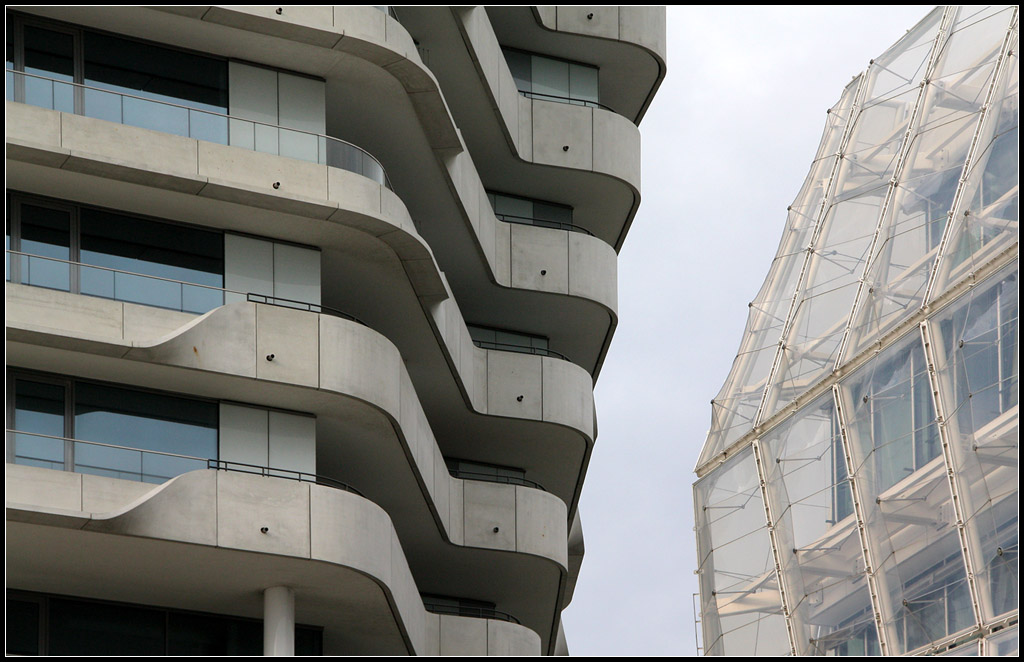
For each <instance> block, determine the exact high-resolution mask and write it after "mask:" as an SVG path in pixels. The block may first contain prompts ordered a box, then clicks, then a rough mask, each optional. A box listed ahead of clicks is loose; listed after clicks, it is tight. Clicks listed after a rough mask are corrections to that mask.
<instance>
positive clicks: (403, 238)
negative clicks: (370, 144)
mask: <svg viewBox="0 0 1024 662" xmlns="http://www.w3.org/2000/svg"><path fill="white" fill-rule="evenodd" d="M8 131H9V136H10V135H13V136H14V137H9V138H8V158H9V160H8V164H7V165H8V185H9V186H10V187H11V188H13V189H18V190H23V191H26V192H31V193H38V194H43V195H51V196H60V197H62V198H65V199H72V200H77V201H81V202H85V203H91V204H99V205H104V206H110V207H115V208H119V209H123V210H124V211H129V212H132V211H134V212H140V213H145V214H156V215H159V216H163V217H166V218H169V219H175V220H182V221H187V222H190V223H200V224H203V225H207V226H209V227H214V228H220V229H225V230H241V231H245V232H257V233H260V234H263V235H265V236H270V237H275V238H280V239H284V240H288V241H294V242H298V243H305V244H313V245H317V246H320V247H321V248H322V249H323V251H324V253H323V255H324V259H323V274H322V282H324V283H325V284H327V285H326V286H325V288H324V292H323V304H324V305H325V306H328V307H333V308H337V309H341V310H347V311H351V312H355V313H357V314H358V316H359V317H361V318H363V319H365V320H366V321H367V323H369V324H370V325H371V326H373V327H374V328H377V329H380V330H382V331H384V332H385V334H386V335H387V336H388V337H389V338H390V339H391V340H392V341H393V342H395V343H396V344H397V345H398V346H399V347H400V348H401V349H402V353H403V355H404V356H406V357H409V358H411V359H415V360H412V361H410V375H411V376H412V379H413V382H414V383H415V384H416V389H417V391H418V392H419V393H420V394H421V398H422V401H423V404H424V407H425V409H426V410H427V411H428V412H431V415H432V416H434V412H437V416H436V417H435V418H434V422H435V433H436V434H437V436H438V438H439V439H440V440H442V443H443V444H444V450H445V453H446V454H448V455H450V456H453V457H462V458H465V459H469V460H478V461H483V462H490V463H496V464H503V465H508V466H519V467H523V468H525V469H526V470H527V471H528V472H531V473H532V474H533V475H535V476H536V480H537V482H539V483H541V484H544V485H546V486H548V487H549V489H551V490H552V492H553V493H555V494H557V495H558V496H559V497H560V498H562V499H563V500H564V501H565V502H566V503H568V504H569V505H570V512H571V511H572V510H574V508H575V503H576V501H577V500H578V497H579V489H580V487H581V486H582V480H583V474H584V472H585V467H586V463H587V461H588V459H589V453H590V449H591V448H592V445H593V439H594V437H595V432H596V431H595V423H594V410H593V397H592V388H593V387H592V382H591V378H590V376H589V375H587V373H586V372H585V371H584V370H583V369H582V368H579V367H578V366H576V365H574V364H572V363H569V362H567V361H561V360H559V359H555V358H551V357H541V356H524V355H517V354H510V353H508V352H500V351H488V350H482V349H479V348H476V347H474V346H473V343H472V340H471V339H470V336H469V332H468V330H467V328H466V324H465V321H464V319H463V317H462V313H461V311H460V310H459V306H458V304H457V303H456V302H455V300H454V298H453V297H452V296H451V292H450V289H449V288H448V285H447V282H446V280H445V278H444V276H443V275H442V274H441V272H440V269H439V268H438V267H437V265H436V263H435V261H434V258H433V254H432V253H431V251H430V248H429V246H427V244H426V243H425V242H424V241H423V240H422V239H421V238H420V237H419V235H418V234H417V233H416V231H415V227H414V224H413V222H412V220H411V219H410V218H409V216H408V213H407V212H406V210H405V208H404V206H403V205H402V202H401V201H400V200H399V199H398V198H397V196H395V194H394V193H392V192H391V191H390V190H388V189H387V188H385V187H383V186H380V185H379V184H376V183H374V182H372V181H370V180H367V179H366V178H364V177H361V176H358V175H355V174H353V173H349V172H345V171H342V170H338V169H335V168H330V167H327V166H324V165H319V164H313V163H303V162H300V161H295V160H293V159H286V158H282V157H279V156H275V155H270V154H262V153H254V152H249V151H246V150H240V149H237V148H233V147H227V146H222V145H216V144H211V143H206V142H204V141H197V140H195V139H189V138H184V137H179V136H171V135H167V134H163V133H159V132H154V131H149V130H146V129H139V128H135V127H129V126H125V125H118V124H112V123H110V122H104V121H101V120H95V119H91V118H86V117H80V116H76V115H70V114H67V113H59V112H56V111H50V110H46V109H42V108H36V107H32V106H27V105H24V104H17V103H9V104H8ZM274 182H278V183H279V184H280V186H278V187H276V188H275V187H274V186H273V185H272V184H273V183H274ZM522 229H523V230H525V231H532V230H538V231H541V232H544V231H547V230H545V229H543V228H532V227H527V226H522ZM550 232H556V233H558V234H559V235H560V236H562V237H565V236H566V234H567V233H565V232H558V231H550ZM606 248H607V246H606ZM608 250H609V252H610V249H608ZM570 256H571V253H570ZM611 283H612V284H613V283H614V279H612V280H611ZM340 284H344V287H342V286H340ZM382 291H385V292H388V293H389V296H387V297H381V296H380V292H382ZM535 296H536V295H535ZM418 311H423V312H422V313H420V312H418ZM572 312H573V310H572V309H570V310H569V311H568V312H563V313H561V314H563V315H566V314H572ZM180 323H183V322H180ZM167 330H170V329H167ZM492 376H493V377H492ZM519 396H523V397H522V399H518V398H519ZM494 417H502V418H501V419H496V418H494ZM508 418H511V419H516V420H515V421H514V422H510V421H508V420H507V419H508ZM538 421H540V422H547V423H554V424H556V425H545V426H542V428H538V427H537V422H538ZM481 440H486V441H481ZM567 459H571V461H569V462H567V461H566V460H567Z"/></svg>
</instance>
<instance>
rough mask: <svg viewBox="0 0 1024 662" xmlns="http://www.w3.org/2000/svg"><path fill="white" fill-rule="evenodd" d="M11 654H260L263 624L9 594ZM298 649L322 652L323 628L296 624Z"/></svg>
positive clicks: (178, 612)
mask: <svg viewBox="0 0 1024 662" xmlns="http://www.w3.org/2000/svg"><path fill="white" fill-rule="evenodd" d="M7 634H8V636H7V654H8V655H12V654H13V655H262V653H263V624H262V623H261V622H260V621H258V620H254V619H251V618H238V617H234V616H223V615H220V614H208V613H201V612H188V611H179V610H176V609H164V608H161V607H147V606H143V605H131V604H124V603H117V602H100V601H96V600H82V599H79V598H69V597H62V596H48V595H40V594H36V593H22V592H20V591H18V592H8V594H7ZM295 654H296V655H322V654H323V628H321V627H316V626H311V625H296V626H295Z"/></svg>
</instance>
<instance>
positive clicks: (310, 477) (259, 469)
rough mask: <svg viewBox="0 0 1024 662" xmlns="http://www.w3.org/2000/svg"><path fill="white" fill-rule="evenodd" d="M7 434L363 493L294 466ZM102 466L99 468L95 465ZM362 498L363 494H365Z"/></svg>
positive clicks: (9, 431)
mask: <svg viewBox="0 0 1024 662" xmlns="http://www.w3.org/2000/svg"><path fill="white" fill-rule="evenodd" d="M6 431H7V434H8V435H12V434H20V435H28V436H31V437H41V438H43V439H53V440H55V441H70V442H73V443H76V444H88V445H90V446H101V447H103V448H113V449H115V450H123V451H131V452H133V453H140V454H142V453H148V454H150V455H161V456H165V457H174V458H178V459H182V460H192V461H195V462H205V463H206V468H207V469H216V470H218V471H234V472H237V473H246V474H253V475H258V476H265V477H268V478H287V479H288V480H295V481H298V482H300V483H316V484H317V485H323V486H325V487H332V488H334V489H338V490H344V491H346V492H351V493H353V494H356V495H358V496H363V497H364V495H363V493H362V492H360V491H359V490H357V489H356V488H354V487H352V486H351V485H349V484H347V483H343V482H341V481H340V480H335V479H334V478H329V477H327V476H321V475H319V474H314V473H310V472H308V471H298V470H296V469H276V468H274V467H264V466H262V465H258V464H246V463H245V462H232V461H229V460H220V459H213V458H208V457H197V456H194V455H182V454H181V453H169V452H167V451H154V450H149V449H146V448H133V447H131V446H120V445H117V444H107V443H103V442H100V441H88V440H86V439H73V438H71V437H57V436H54V435H50V434H41V433H38V432H26V431H24V430H12V429H10V428H7V429H6ZM98 468H102V467H98ZM123 473H134V472H123ZM364 498H365V497H364Z"/></svg>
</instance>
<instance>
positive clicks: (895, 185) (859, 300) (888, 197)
mask: <svg viewBox="0 0 1024 662" xmlns="http://www.w3.org/2000/svg"><path fill="white" fill-rule="evenodd" d="M956 13H957V9H956V7H946V8H945V9H944V10H943V12H942V19H941V21H940V22H939V29H938V32H936V34H935V40H934V41H933V42H932V50H931V54H930V55H929V56H928V65H927V67H926V68H925V74H924V80H923V81H922V83H921V86H920V87H919V88H918V92H917V100H916V101H915V102H914V108H913V109H912V110H911V114H910V119H909V120H908V121H907V130H906V132H905V133H904V134H903V138H902V142H901V143H900V147H899V155H898V156H897V158H896V166H895V168H894V169H893V173H892V179H891V180H890V181H889V186H888V189H887V190H886V192H885V199H884V200H883V201H882V206H881V208H880V209H879V211H878V222H877V223H876V225H875V233H874V236H872V238H871V244H870V246H869V247H868V250H867V253H866V254H865V255H866V256H867V259H866V260H864V264H863V265H862V267H863V268H862V270H861V274H860V280H859V282H858V283H857V291H856V293H855V294H854V296H853V306H852V309H851V311H850V314H849V316H847V318H846V328H845V329H843V336H842V340H841V341H840V343H839V351H838V352H836V361H835V365H834V366H833V369H835V370H838V369H839V366H841V365H842V364H843V361H844V360H845V358H846V347H847V344H848V343H849V341H850V332H851V330H852V328H853V324H854V320H856V319H857V317H858V315H859V313H860V308H861V306H862V305H863V303H864V302H863V297H862V294H863V292H864V284H865V283H866V282H867V279H868V274H869V272H870V269H871V266H872V264H873V261H874V258H875V257H876V256H875V247H876V246H877V245H878V238H879V236H880V235H881V234H882V230H883V229H884V228H885V225H886V215H887V214H888V213H889V206H890V205H891V204H892V200H893V197H894V196H895V195H896V191H897V190H898V189H899V187H900V177H901V176H902V174H903V169H904V168H905V167H906V164H907V157H908V155H909V154H910V147H911V145H913V143H914V137H915V135H916V134H917V129H918V126H919V123H920V121H921V115H922V110H923V107H924V104H925V98H926V95H927V92H928V85H929V79H930V78H931V76H932V75H933V74H934V72H935V67H936V65H937V63H938V61H939V54H940V53H941V51H942V46H943V43H944V42H945V40H946V38H947V36H948V32H949V31H950V30H951V28H952V25H953V20H954V18H956Z"/></svg>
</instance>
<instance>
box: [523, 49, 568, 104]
mask: <svg viewBox="0 0 1024 662" xmlns="http://www.w3.org/2000/svg"><path fill="white" fill-rule="evenodd" d="M532 73H533V93H534V94H549V95H552V96H555V97H562V98H565V97H568V96H569V63H568V62H564V61H562V60H552V59H549V58H546V57H540V56H538V55H534V56H533V60H532Z"/></svg>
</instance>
